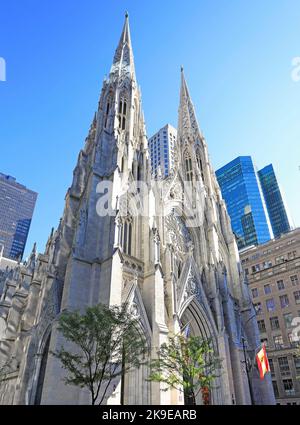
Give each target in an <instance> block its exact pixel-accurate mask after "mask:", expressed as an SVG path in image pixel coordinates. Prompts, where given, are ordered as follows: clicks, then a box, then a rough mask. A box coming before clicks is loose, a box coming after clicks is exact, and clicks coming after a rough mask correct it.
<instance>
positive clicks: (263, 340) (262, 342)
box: [260, 338, 269, 347]
mask: <svg viewBox="0 0 300 425" xmlns="http://www.w3.org/2000/svg"><path fill="white" fill-rule="evenodd" d="M260 342H261V344H262V345H265V346H266V347H269V341H268V338H261V340H260Z"/></svg>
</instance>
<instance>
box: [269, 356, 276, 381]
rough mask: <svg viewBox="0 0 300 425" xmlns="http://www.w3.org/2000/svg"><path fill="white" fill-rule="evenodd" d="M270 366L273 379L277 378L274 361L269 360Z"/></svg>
mask: <svg viewBox="0 0 300 425" xmlns="http://www.w3.org/2000/svg"><path fill="white" fill-rule="evenodd" d="M269 365H270V371H271V375H272V377H274V376H275V369H274V363H273V359H269Z"/></svg>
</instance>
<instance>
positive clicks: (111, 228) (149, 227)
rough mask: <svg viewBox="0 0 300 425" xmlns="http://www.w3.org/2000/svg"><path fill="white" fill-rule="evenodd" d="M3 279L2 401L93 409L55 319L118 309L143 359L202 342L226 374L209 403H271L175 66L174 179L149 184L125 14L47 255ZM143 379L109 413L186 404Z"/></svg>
mask: <svg viewBox="0 0 300 425" xmlns="http://www.w3.org/2000/svg"><path fill="white" fill-rule="evenodd" d="M158 174H159V173H158ZM2 280H3V282H2V283H1V285H0V286H2V285H3V293H2V297H1V301H0V366H1V365H4V364H7V363H8V364H9V371H8V373H7V374H6V375H5V379H3V380H1V382H0V404H10V405H34V404H43V405H45V404H67V405H76V404H89V403H90V399H89V397H90V396H89V393H88V391H87V390H86V389H82V388H79V387H76V386H70V385H66V384H65V383H64V380H63V379H64V376H65V373H66V372H65V370H64V369H63V368H62V367H61V364H60V361H59V360H58V359H57V358H56V357H54V356H53V355H52V354H51V352H53V351H56V350H57V349H59V348H60V347H61V346H62V345H63V343H64V341H63V337H62V335H61V334H60V333H59V331H58V320H59V317H60V314H61V313H62V312H64V311H67V310H68V311H70V310H74V309H79V310H80V311H82V312H84V310H85V308H86V307H87V306H91V305H95V304H98V303H105V304H107V305H111V306H113V305H118V306H120V305H121V304H123V303H125V302H126V303H127V305H128V306H129V307H128V308H130V309H131V312H132V314H134V315H135V316H136V317H137V318H138V319H139V321H140V325H141V329H142V331H143V333H144V336H145V340H146V341H147V344H148V346H149V352H150V353H151V354H150V355H149V356H150V357H151V356H152V357H153V356H155V355H156V351H157V348H158V347H159V346H160V345H161V344H162V343H163V342H165V341H166V340H167V338H168V336H169V335H174V334H176V333H178V332H180V330H181V329H182V328H183V327H185V326H187V324H188V325H189V329H190V334H191V335H196V336H202V337H203V338H209V339H211V341H212V342H213V347H214V351H215V353H216V356H218V357H219V358H220V359H222V368H221V371H220V373H219V374H218V378H216V381H215V383H214V385H213V388H212V389H211V392H210V395H209V402H210V404H212V405H223V404H225V405H232V404H239V405H243V404H251V399H252V400H253V403H254V404H274V403H275V399H274V394H273V388H272V382H271V378H270V373H267V374H266V376H265V378H264V379H263V380H260V378H259V374H258V371H257V369H256V366H255V364H254V359H255V352H256V350H257V349H258V348H259V347H260V338H259V332H258V328H257V323H256V317H255V316H256V313H255V310H254V307H253V304H252V301H251V297H250V294H249V289H248V285H247V281H246V279H245V276H244V274H243V271H242V269H241V265H240V260H239V253H238V250H237V245H236V241H235V238H234V234H233V232H232V230H231V225H230V219H229V217H228V214H227V211H226V206H225V203H224V201H223V199H222V195H221V191H220V188H219V186H218V183H217V180H216V177H215V173H214V171H213V168H212V165H211V163H210V159H209V156H208V150H207V144H206V140H205V138H204V136H203V134H202V132H201V130H200V128H199V126H198V123H197V118H196V114H195V109H194V106H193V103H192V100H191V97H190V93H189V90H188V86H187V83H186V80H185V77H184V73H183V69H182V70H181V88H180V104H179V112H178V137H177V144H176V148H175V165H174V169H173V170H172V172H171V173H170V174H169V176H167V177H166V178H162V177H161V176H160V175H158V176H157V178H156V179H155V180H154V179H152V178H151V164H150V157H149V151H148V146H147V136H146V127H145V120H144V115H143V110H142V104H141V93H140V89H139V86H138V83H137V79H136V73H135V67H134V57H133V51H132V45H131V38H130V31H129V20H128V15H127V14H126V16H125V23H124V27H123V30H122V34H121V38H120V41H119V44H118V46H117V49H116V52H115V55H114V58H113V64H112V67H111V70H110V73H109V76H108V77H107V78H105V79H104V82H103V87H102V91H101V94H100V99H99V104H98V108H97V111H96V113H95V116H94V119H93V121H92V124H91V126H90V129H89V132H88V136H87V138H86V140H85V143H84V146H83V148H82V150H81V151H80V152H79V155H78V161H77V165H76V167H75V169H74V172H73V180H72V185H71V187H70V188H69V189H68V190H67V193H66V197H65V207H64V211H63V215H62V218H61V220H60V223H59V225H58V227H57V229H56V230H54V229H53V230H52V231H51V234H50V236H49V238H48V241H47V244H46V248H45V252H44V253H38V252H37V250H36V246H34V247H33V250H32V253H31V255H30V256H29V258H28V259H27V261H26V262H23V263H21V262H20V263H19V264H18V265H17V267H15V268H14V269H12V270H7V271H6V272H5V274H4V275H2ZM246 359H247V368H246V361H245V360H246ZM248 361H249V363H248ZM251 364H252V368H250V367H249V366H250V365H251ZM247 372H248V373H247ZM148 374H149V366H147V364H144V365H142V366H141V367H140V368H138V369H134V370H132V371H130V372H128V373H127V374H126V375H125V378H124V379H123V380H122V382H117V383H116V384H115V385H113V386H112V388H110V390H109V391H108V394H107V396H106V398H105V403H106V404H121V403H123V404H127V405H137V404H143V405H160V404H161V405H179V404H184V397H183V394H182V393H181V392H179V391H178V390H175V389H168V390H167V391H162V384H160V383H157V382H149V381H148V380H147V377H148ZM249 382H251V385H249ZM196 404H200V405H201V404H203V400H202V398H201V397H200V396H198V397H197V400H196Z"/></svg>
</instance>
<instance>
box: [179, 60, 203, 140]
mask: <svg viewBox="0 0 300 425" xmlns="http://www.w3.org/2000/svg"><path fill="white" fill-rule="evenodd" d="M197 133H198V134H200V135H201V131H200V128H199V126H198V122H197V118H196V113H195V109H194V105H193V102H192V100H191V97H190V94H189V90H188V86H187V83H186V81H185V77H184V72H183V67H181V88H180V104H179V114H178V140H179V141H181V143H182V142H184V140H183V139H185V138H187V137H189V136H192V135H197Z"/></svg>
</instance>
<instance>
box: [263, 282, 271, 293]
mask: <svg viewBox="0 0 300 425" xmlns="http://www.w3.org/2000/svg"><path fill="white" fill-rule="evenodd" d="M264 291H265V294H266V295H267V294H270V293H271V286H270V285H269V284H267V285H265V286H264Z"/></svg>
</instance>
